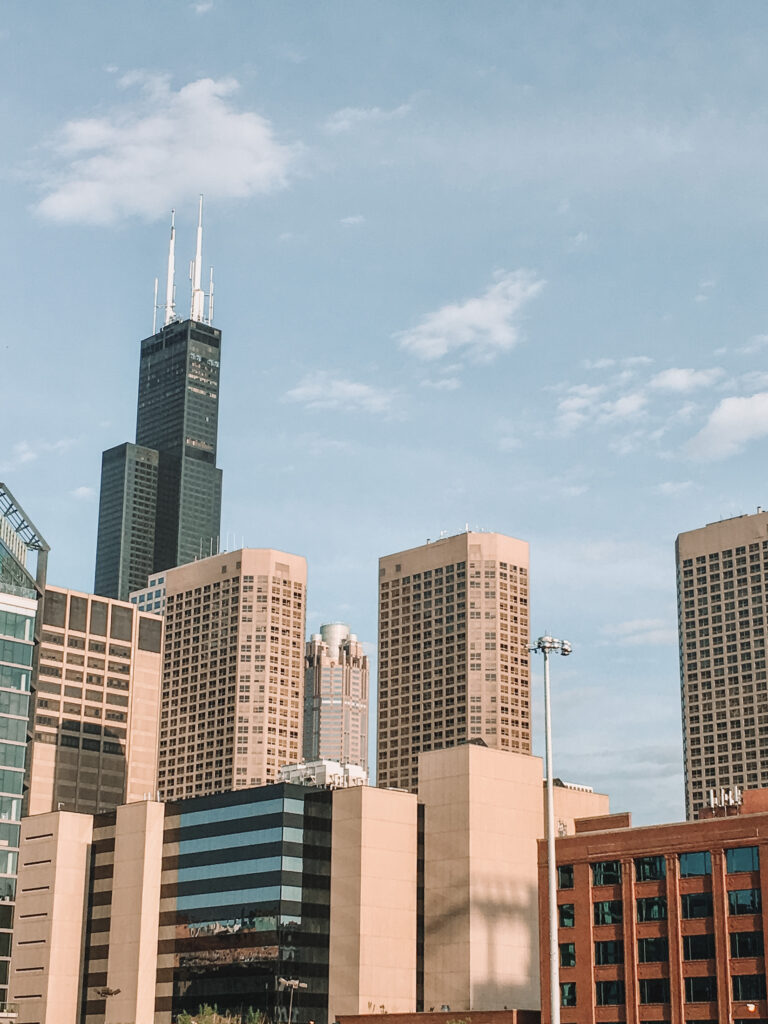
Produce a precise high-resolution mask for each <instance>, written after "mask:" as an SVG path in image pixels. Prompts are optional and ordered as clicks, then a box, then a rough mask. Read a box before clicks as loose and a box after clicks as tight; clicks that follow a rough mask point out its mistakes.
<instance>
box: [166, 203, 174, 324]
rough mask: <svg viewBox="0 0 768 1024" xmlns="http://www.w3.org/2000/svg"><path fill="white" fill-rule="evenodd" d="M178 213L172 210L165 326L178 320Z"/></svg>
mask: <svg viewBox="0 0 768 1024" xmlns="http://www.w3.org/2000/svg"><path fill="white" fill-rule="evenodd" d="M175 278H176V211H175V210H171V240H170V242H169V243H168V277H167V278H166V282H165V326H166V327H167V326H168V324H170V323H172V322H173V321H174V320H175V319H176V308H175V303H174V299H175V291H176V283H175Z"/></svg>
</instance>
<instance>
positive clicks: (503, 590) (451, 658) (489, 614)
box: [377, 532, 531, 792]
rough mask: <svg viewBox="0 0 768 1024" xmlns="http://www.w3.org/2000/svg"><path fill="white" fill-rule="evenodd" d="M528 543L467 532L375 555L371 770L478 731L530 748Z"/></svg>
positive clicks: (408, 783)
mask: <svg viewBox="0 0 768 1024" xmlns="http://www.w3.org/2000/svg"><path fill="white" fill-rule="evenodd" d="M528 613H529V581H528V544H527V543H526V542H525V541H522V540H515V539H513V538H512V537H504V536H503V535H501V534H498V533H473V532H467V533H462V534H459V535H458V536H456V537H447V538H445V539H441V540H437V541H435V542H434V543H429V544H426V545H423V546H422V547H418V548H412V549H410V550H409V551H401V552H399V553H398V554H394V555H387V556H386V557H385V558H381V559H379V692H378V722H379V727H378V757H377V763H378V769H377V771H378V774H377V780H378V783H379V785H381V786H396V787H398V788H401V789H409V790H411V791H413V792H415V791H416V788H417V785H418V760H419V758H418V755H419V753H420V752H421V751H423V750H438V749H440V748H442V747H451V746H455V745H456V744H457V743H461V742H463V741H464V740H467V739H474V738H480V739H482V740H483V741H484V742H485V743H486V744H487V745H488V746H489V747H497V748H499V749H500V750H512V751H517V752H519V753H530V749H531V712H530V670H529V657H528V644H529V638H530V625H529V617H528Z"/></svg>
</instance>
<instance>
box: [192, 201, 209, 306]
mask: <svg viewBox="0 0 768 1024" xmlns="http://www.w3.org/2000/svg"><path fill="white" fill-rule="evenodd" d="M202 272H203V197H202V195H201V196H200V207H199V211H198V215H197V247H196V249H195V259H194V262H193V264H192V272H191V274H190V277H191V279H192V308H191V310H190V319H192V320H197V321H198V323H204V321H205V292H204V291H203V289H202V288H201V287H200V281H201V278H202Z"/></svg>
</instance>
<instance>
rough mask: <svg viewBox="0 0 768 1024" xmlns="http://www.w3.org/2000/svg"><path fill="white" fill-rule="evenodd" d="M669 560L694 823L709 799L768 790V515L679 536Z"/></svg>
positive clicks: (689, 812)
mask: <svg viewBox="0 0 768 1024" xmlns="http://www.w3.org/2000/svg"><path fill="white" fill-rule="evenodd" d="M675 554H676V560H677V603H678V629H679V637H680V685H681V691H682V693H681V696H682V716H683V752H684V764H685V805H686V817H687V818H689V819H691V818H694V817H695V815H696V813H697V811H698V810H699V808H701V807H702V806H704V804H706V803H707V801H708V796H709V790H710V789H715V790H716V791H719V789H720V788H721V787H722V788H725V789H730V788H732V787H736V786H738V787H740V788H747V787H748V788H752V789H754V788H756V787H757V786H765V785H767V784H768V681H767V678H766V676H767V673H766V658H765V643H766V641H765V630H766V599H767V592H768V512H758V513H757V514H755V515H748V516H737V517H736V518H735V519H724V520H722V521H721V522H717V523H710V524H709V525H708V526H704V527H702V528H701V529H698V530H690V531H688V532H687V533H681V534H680V536H679V537H678V538H677V544H676V549H675Z"/></svg>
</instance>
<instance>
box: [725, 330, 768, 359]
mask: <svg viewBox="0 0 768 1024" xmlns="http://www.w3.org/2000/svg"><path fill="white" fill-rule="evenodd" d="M766 345H768V334H754V335H752V337H751V338H750V339H749V341H748V342H747V343H746V344H744V345H742V346H741V347H740V348H738V349H737V350H736V351H737V352H741V353H743V354H744V355H747V356H750V355H753V354H754V353H755V352H761V351H762V350H763V349H764V348H765V346H766ZM726 351H727V350H726Z"/></svg>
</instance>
